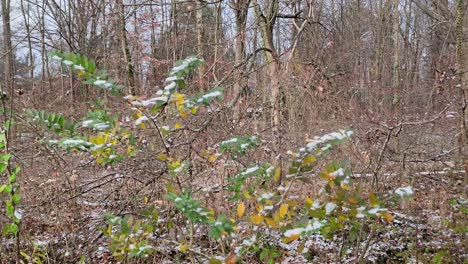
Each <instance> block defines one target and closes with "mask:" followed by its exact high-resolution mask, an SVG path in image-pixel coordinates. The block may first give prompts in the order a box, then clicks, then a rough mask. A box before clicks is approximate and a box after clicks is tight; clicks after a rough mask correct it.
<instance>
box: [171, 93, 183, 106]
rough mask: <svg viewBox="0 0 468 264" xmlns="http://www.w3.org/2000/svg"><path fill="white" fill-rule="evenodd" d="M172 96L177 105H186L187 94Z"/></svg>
mask: <svg viewBox="0 0 468 264" xmlns="http://www.w3.org/2000/svg"><path fill="white" fill-rule="evenodd" d="M172 96H173V97H174V101H175V103H176V105H178V106H179V105H181V104H183V103H184V98H185V94H180V93H174V94H173V95H172Z"/></svg>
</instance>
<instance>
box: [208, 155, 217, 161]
mask: <svg viewBox="0 0 468 264" xmlns="http://www.w3.org/2000/svg"><path fill="white" fill-rule="evenodd" d="M217 158H218V157H217V156H216V155H209V156H208V160H209V161H210V162H215V161H216V159H217Z"/></svg>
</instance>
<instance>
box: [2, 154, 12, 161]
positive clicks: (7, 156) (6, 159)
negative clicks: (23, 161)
mask: <svg viewBox="0 0 468 264" xmlns="http://www.w3.org/2000/svg"><path fill="white" fill-rule="evenodd" d="M10 157H11V155H10V153H5V154H2V155H0V160H2V161H5V162H6V161H8V160H10Z"/></svg>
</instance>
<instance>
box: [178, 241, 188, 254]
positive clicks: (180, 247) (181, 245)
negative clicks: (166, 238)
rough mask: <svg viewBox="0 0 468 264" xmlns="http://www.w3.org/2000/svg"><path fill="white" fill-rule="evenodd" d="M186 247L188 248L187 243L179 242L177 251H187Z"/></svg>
mask: <svg viewBox="0 0 468 264" xmlns="http://www.w3.org/2000/svg"><path fill="white" fill-rule="evenodd" d="M187 249H189V245H187V244H184V243H181V244H180V246H179V251H180V252H185V251H187Z"/></svg>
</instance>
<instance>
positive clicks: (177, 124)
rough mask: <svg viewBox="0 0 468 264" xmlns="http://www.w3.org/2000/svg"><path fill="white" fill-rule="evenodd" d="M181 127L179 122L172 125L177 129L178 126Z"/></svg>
mask: <svg viewBox="0 0 468 264" xmlns="http://www.w3.org/2000/svg"><path fill="white" fill-rule="evenodd" d="M181 127H182V124H181V123H176V124H175V125H174V128H175V129H179V128H181Z"/></svg>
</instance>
